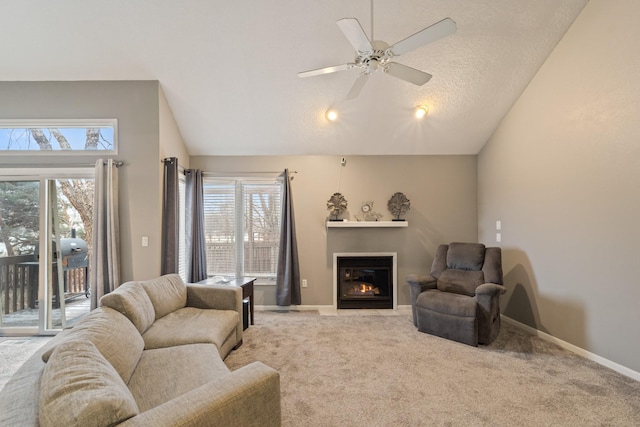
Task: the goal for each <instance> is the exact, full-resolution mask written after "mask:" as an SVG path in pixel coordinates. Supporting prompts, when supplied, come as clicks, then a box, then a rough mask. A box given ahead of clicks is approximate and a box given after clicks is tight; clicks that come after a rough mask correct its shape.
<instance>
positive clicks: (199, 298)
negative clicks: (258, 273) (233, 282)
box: [187, 283, 242, 318]
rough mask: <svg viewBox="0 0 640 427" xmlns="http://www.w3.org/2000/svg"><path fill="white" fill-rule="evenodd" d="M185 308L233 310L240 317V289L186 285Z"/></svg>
mask: <svg viewBox="0 0 640 427" xmlns="http://www.w3.org/2000/svg"><path fill="white" fill-rule="evenodd" d="M187 307H195V308H213V309H216V310H234V311H237V312H238V313H240V316H242V288H240V287H237V286H225V285H199V284H195V283H187ZM240 318H242V317H240Z"/></svg>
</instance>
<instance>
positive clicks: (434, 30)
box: [391, 18, 456, 55]
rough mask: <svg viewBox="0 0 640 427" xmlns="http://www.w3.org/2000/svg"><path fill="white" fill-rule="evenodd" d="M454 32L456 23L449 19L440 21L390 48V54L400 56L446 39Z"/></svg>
mask: <svg viewBox="0 0 640 427" xmlns="http://www.w3.org/2000/svg"><path fill="white" fill-rule="evenodd" d="M455 32H456V23H455V22H454V21H453V19H451V18H445V19H443V20H442V21H439V22H436V23H435V24H433V25H431V26H429V27H427V28H425V29H423V30H420V31H418V32H417V33H415V34H413V35H410V36H409V37H407V38H406V39H404V40H400V41H399V42H398V43H396V44H394V45H393V46H391V52H393V54H394V55H402V54H403V53H407V52H409V51H411V50H413V49H417V48H419V47H420V46H424V45H425V44H427V43H431V42H433V41H436V40H438V39H441V38H442V37H446V36H448V35H451V34H453V33H455Z"/></svg>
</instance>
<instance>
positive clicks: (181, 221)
mask: <svg viewBox="0 0 640 427" xmlns="http://www.w3.org/2000/svg"><path fill="white" fill-rule="evenodd" d="M185 196H186V181H185V177H184V175H183V174H180V176H179V177H178V206H179V208H178V212H179V215H180V216H179V218H178V227H179V232H178V274H179V275H180V277H182V280H184V281H185V282H186V281H187V253H186V249H187V243H186V238H185V234H186V233H185V231H186V229H185V227H186V222H185V220H186V203H185Z"/></svg>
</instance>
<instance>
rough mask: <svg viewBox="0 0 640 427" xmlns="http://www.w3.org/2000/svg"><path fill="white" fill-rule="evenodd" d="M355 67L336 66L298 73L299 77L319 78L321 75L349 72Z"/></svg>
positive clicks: (348, 65)
mask: <svg viewBox="0 0 640 427" xmlns="http://www.w3.org/2000/svg"><path fill="white" fill-rule="evenodd" d="M352 67H353V64H343V65H334V66H332V67H324V68H318V69H317V70H309V71H301V72H299V73H298V77H312V76H319V75H321V74H329V73H335V72H336V71H344V70H349V69H350V68H352Z"/></svg>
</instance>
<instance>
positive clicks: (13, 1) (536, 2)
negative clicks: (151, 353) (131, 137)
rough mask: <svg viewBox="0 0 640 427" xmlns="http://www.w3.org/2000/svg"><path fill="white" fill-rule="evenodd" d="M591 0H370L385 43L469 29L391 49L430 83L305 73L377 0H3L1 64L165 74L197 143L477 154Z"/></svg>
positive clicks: (65, 73) (102, 76)
mask: <svg viewBox="0 0 640 427" xmlns="http://www.w3.org/2000/svg"><path fill="white" fill-rule="evenodd" d="M587 1H588V0H375V2H374V15H373V17H374V19H373V30H374V35H375V39H379V40H384V41H386V42H388V43H389V44H393V43H395V42H397V41H399V40H401V39H403V38H405V37H407V36H409V35H411V34H413V33H414V32H416V31H419V30H421V29H422V28H424V27H426V26H428V25H431V24H433V23H435V22H437V21H439V20H441V19H443V18H445V17H451V18H452V19H453V20H454V21H456V23H457V27H458V29H457V32H456V33H455V34H453V35H452V36H449V37H447V38H444V39H441V40H438V41H436V42H434V43H431V44H428V45H426V46H423V47H421V48H419V49H416V50H414V51H412V52H409V53H407V54H405V55H402V56H400V57H398V58H397V59H396V61H397V62H400V63H403V64H405V65H409V66H411V67H414V68H418V69H420V70H423V71H426V72H428V73H430V74H432V75H433V78H432V79H431V81H430V82H428V83H427V84H425V85H424V86H422V87H417V86H414V85H411V84H410V83H406V82H403V81H401V80H398V79H395V78H393V77H391V76H389V75H383V74H379V73H376V74H374V75H373V76H372V78H370V79H369V82H368V83H367V85H366V86H365V88H364V89H363V91H362V93H361V95H360V96H359V97H358V98H357V99H355V100H350V101H345V100H344V97H345V96H346V94H347V92H348V91H349V89H350V88H351V85H352V84H353V82H354V80H355V79H356V77H357V75H358V72H357V70H348V71H343V72H339V73H334V74H328V75H323V76H317V77H310V78H305V79H301V78H299V77H298V76H297V73H298V72H299V71H304V70H309V69H314V68H320V67H324V66H330V65H337V64H343V63H346V62H352V61H353V59H354V57H355V52H354V50H353V48H352V46H351V45H350V44H349V42H348V41H347V40H346V39H345V37H344V35H343V34H342V32H341V31H340V30H339V28H338V26H337V25H336V24H335V22H336V20H338V19H341V18H344V17H351V18H357V19H358V20H359V21H360V23H361V25H362V27H363V29H364V30H365V32H366V33H367V34H368V35H371V2H370V0H351V1H344V0H304V1H302V0H260V1H255V0H233V1H228V0H226V1H212V0H181V1H174V0H110V1H97V0H88V1H77V0H58V1H50V0H30V1H22V0H0V10H1V11H2V16H3V19H2V24H1V25H0V51H1V52H3V54H2V55H1V56H0V80H5V81H15V80H21V81H27V80H138V79H140V80H158V81H160V84H161V86H162V88H163V90H164V92H165V94H166V97H167V99H168V102H169V105H170V107H171V109H172V111H173V113H174V116H175V118H176V121H177V123H178V126H179V127H180V132H181V133H182V136H183V138H184V141H185V143H186V145H187V148H188V150H189V152H190V154H191V155H302V154H344V155H348V154H476V153H477V152H478V151H479V150H480V149H481V148H482V146H483V145H484V143H485V142H486V141H487V139H488V138H489V137H490V136H491V134H492V133H493V131H494V130H495V128H496V127H497V125H498V124H499V122H500V120H501V119H502V118H503V117H504V115H505V114H506V113H507V111H508V110H509V109H510V108H511V106H512V105H513V103H514V102H515V100H516V99H517V98H518V96H519V95H520V93H521V92H522V91H523V90H524V88H525V87H526V85H527V84H528V83H529V81H530V80H531V78H532V77H533V76H534V75H535V73H536V72H537V70H538V69H539V68H540V66H541V65H542V64H543V62H544V60H545V59H546V57H547V56H548V55H549V53H550V52H551V51H552V50H553V48H554V46H555V45H556V44H557V43H558V41H559V40H560V39H561V38H562V36H563V35H564V33H565V32H566V30H567V29H568V28H569V26H570V25H571V24H572V22H573V21H574V20H575V18H576V17H577V15H578V14H579V13H580V11H581V10H582V8H583V7H584V5H585V4H586V3H587ZM419 104H424V105H427V106H428V107H429V109H430V112H429V114H428V116H427V117H426V118H425V119H423V120H422V121H417V120H416V119H415V118H414V117H413V116H412V114H411V113H412V111H411V110H412V108H413V107H415V106H416V105H419ZM330 106H333V107H335V108H336V109H338V110H339V112H340V118H339V120H338V121H337V122H333V123H331V122H327V121H326V120H325V118H324V112H325V110H326V109H327V108H328V107H330Z"/></svg>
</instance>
